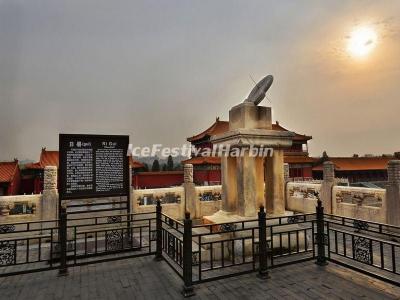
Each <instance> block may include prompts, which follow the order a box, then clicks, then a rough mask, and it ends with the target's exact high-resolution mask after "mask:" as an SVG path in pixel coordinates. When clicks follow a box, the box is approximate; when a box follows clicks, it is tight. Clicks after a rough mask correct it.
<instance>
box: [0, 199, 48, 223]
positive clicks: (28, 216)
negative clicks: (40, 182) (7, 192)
mask: <svg viewBox="0 0 400 300" xmlns="http://www.w3.org/2000/svg"><path fill="white" fill-rule="evenodd" d="M42 198H43V196H42V195H17V196H1V197H0V224H1V223H12V222H25V221H37V220H41V219H42V214H41V205H42Z"/></svg>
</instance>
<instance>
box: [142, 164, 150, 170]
mask: <svg viewBox="0 0 400 300" xmlns="http://www.w3.org/2000/svg"><path fill="white" fill-rule="evenodd" d="M148 171H149V165H148V164H146V163H144V164H143V172H148Z"/></svg>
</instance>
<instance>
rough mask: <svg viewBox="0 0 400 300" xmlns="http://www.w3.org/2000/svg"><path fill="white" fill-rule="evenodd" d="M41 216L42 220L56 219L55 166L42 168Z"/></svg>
mask: <svg viewBox="0 0 400 300" xmlns="http://www.w3.org/2000/svg"><path fill="white" fill-rule="evenodd" d="M41 216H42V217H41V218H42V220H54V219H57V218H58V191H57V167H55V166H48V167H45V168H44V183H43V198H42V204H41Z"/></svg>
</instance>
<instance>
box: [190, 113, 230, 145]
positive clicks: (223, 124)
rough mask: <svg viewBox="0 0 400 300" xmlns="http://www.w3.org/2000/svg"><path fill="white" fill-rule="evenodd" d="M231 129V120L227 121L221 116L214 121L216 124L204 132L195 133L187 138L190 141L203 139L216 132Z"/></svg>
mask: <svg viewBox="0 0 400 300" xmlns="http://www.w3.org/2000/svg"><path fill="white" fill-rule="evenodd" d="M228 130H229V122H227V121H220V120H219V118H217V119H216V120H215V122H214V124H212V125H211V127H209V128H207V129H206V130H204V131H203V132H201V133H199V134H197V135H194V136H192V137H190V138H187V141H188V142H194V141H198V140H201V139H203V138H204V137H210V136H213V135H216V134H220V133H224V132H227V131H228Z"/></svg>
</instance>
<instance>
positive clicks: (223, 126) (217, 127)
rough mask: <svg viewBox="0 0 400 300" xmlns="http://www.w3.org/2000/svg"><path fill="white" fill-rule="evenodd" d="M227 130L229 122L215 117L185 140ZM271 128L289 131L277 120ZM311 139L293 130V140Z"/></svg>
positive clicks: (193, 139) (192, 140)
mask: <svg viewBox="0 0 400 300" xmlns="http://www.w3.org/2000/svg"><path fill="white" fill-rule="evenodd" d="M228 130H229V122H228V121H220V120H219V118H217V119H216V120H215V122H214V124H212V125H211V127H209V128H207V129H206V130H204V131H203V132H201V133H199V134H197V135H194V136H192V137H189V138H187V141H188V142H195V141H199V140H201V139H203V138H205V137H211V136H213V135H216V134H220V133H224V132H227V131H228ZM272 130H279V131H289V130H287V129H286V128H284V127H282V126H281V125H279V122H276V124H272ZM311 139H312V136H309V135H303V134H298V133H296V132H295V136H294V137H293V140H295V141H308V140H311Z"/></svg>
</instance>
